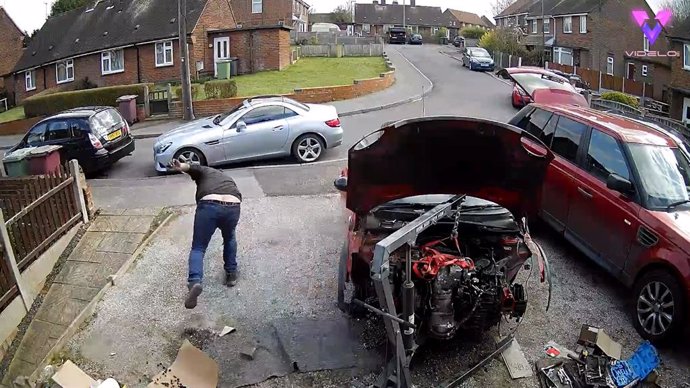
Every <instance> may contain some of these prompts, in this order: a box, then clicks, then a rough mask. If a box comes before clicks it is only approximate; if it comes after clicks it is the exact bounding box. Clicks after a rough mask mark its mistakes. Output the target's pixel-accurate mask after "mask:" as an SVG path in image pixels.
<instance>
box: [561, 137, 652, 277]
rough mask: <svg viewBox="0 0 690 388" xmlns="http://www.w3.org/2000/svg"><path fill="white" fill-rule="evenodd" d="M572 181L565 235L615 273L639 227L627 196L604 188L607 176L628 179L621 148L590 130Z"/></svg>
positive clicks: (637, 210) (626, 164)
mask: <svg viewBox="0 0 690 388" xmlns="http://www.w3.org/2000/svg"><path fill="white" fill-rule="evenodd" d="M586 150H587V151H586V154H585V156H584V161H583V164H582V167H583V168H579V169H577V170H576V172H575V174H574V181H575V185H576V189H577V193H576V195H575V196H573V199H572V201H571V202H570V209H569V212H568V226H567V227H568V234H570V237H571V238H573V239H575V240H577V241H576V244H577V245H580V246H581V247H582V248H583V250H585V251H586V252H587V253H589V255H588V256H590V257H591V258H592V259H594V260H595V261H597V262H598V264H599V265H601V266H602V267H604V268H606V269H607V270H608V271H609V272H610V273H612V274H614V275H618V274H619V272H620V271H622V270H623V268H624V267H625V263H626V260H627V258H628V252H629V250H630V246H631V244H632V242H633V240H634V239H635V235H636V232H637V230H638V228H639V227H640V223H639V221H638V217H637V215H638V213H639V211H640V207H639V205H637V204H636V203H635V201H634V198H632V197H631V196H630V195H624V194H621V193H618V192H616V191H613V190H610V189H608V188H607V187H606V180H607V179H608V177H609V175H611V174H617V175H619V176H620V177H622V178H625V179H627V180H631V179H632V174H631V173H630V168H629V166H628V163H627V161H626V157H625V154H624V153H623V149H622V148H621V146H620V144H619V143H618V141H617V140H616V139H614V138H613V137H611V136H610V135H608V134H606V133H603V132H602V131H599V130H597V129H592V133H591V136H590V141H589V145H588V146H587V147H586Z"/></svg>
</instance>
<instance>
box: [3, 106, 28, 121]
mask: <svg viewBox="0 0 690 388" xmlns="http://www.w3.org/2000/svg"><path fill="white" fill-rule="evenodd" d="M23 118H24V107H23V106H18V107H16V108H12V109H10V110H8V111H7V112H2V113H0V123H6V122H8V121H14V120H20V119H23Z"/></svg>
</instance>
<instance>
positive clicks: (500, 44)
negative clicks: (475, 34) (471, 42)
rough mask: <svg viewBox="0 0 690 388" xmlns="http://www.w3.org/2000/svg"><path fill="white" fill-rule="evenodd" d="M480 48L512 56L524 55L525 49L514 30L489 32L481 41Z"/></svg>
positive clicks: (501, 29) (502, 29)
mask: <svg viewBox="0 0 690 388" xmlns="http://www.w3.org/2000/svg"><path fill="white" fill-rule="evenodd" d="M479 47H483V48H485V49H486V51H489V52H493V53H496V52H500V53H504V54H511V55H523V54H524V49H523V48H522V46H520V43H518V40H517V33H516V32H515V31H514V30H508V29H504V28H499V29H496V30H491V31H488V32H486V33H485V34H484V36H482V38H481V39H480V40H479Z"/></svg>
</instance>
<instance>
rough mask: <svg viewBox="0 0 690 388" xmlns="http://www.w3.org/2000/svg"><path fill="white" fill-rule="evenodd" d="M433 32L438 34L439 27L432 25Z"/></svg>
mask: <svg viewBox="0 0 690 388" xmlns="http://www.w3.org/2000/svg"><path fill="white" fill-rule="evenodd" d="M431 33H432V34H433V35H436V34H437V33H438V27H432V28H431Z"/></svg>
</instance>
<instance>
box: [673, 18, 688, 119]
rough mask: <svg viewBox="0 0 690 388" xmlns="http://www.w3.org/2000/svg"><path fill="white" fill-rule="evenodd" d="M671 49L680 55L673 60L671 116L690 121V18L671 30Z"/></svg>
mask: <svg viewBox="0 0 690 388" xmlns="http://www.w3.org/2000/svg"><path fill="white" fill-rule="evenodd" d="M668 39H669V42H670V45H671V50H673V51H676V52H678V53H680V55H681V56H680V57H675V58H672V60H671V87H670V94H671V104H670V105H671V111H670V113H671V117H672V118H674V119H677V120H681V121H683V122H684V123H686V124H687V123H690V18H686V19H685V20H683V21H682V22H680V23H679V24H678V25H676V26H674V28H673V29H672V30H671V31H670V32H669V34H668Z"/></svg>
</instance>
